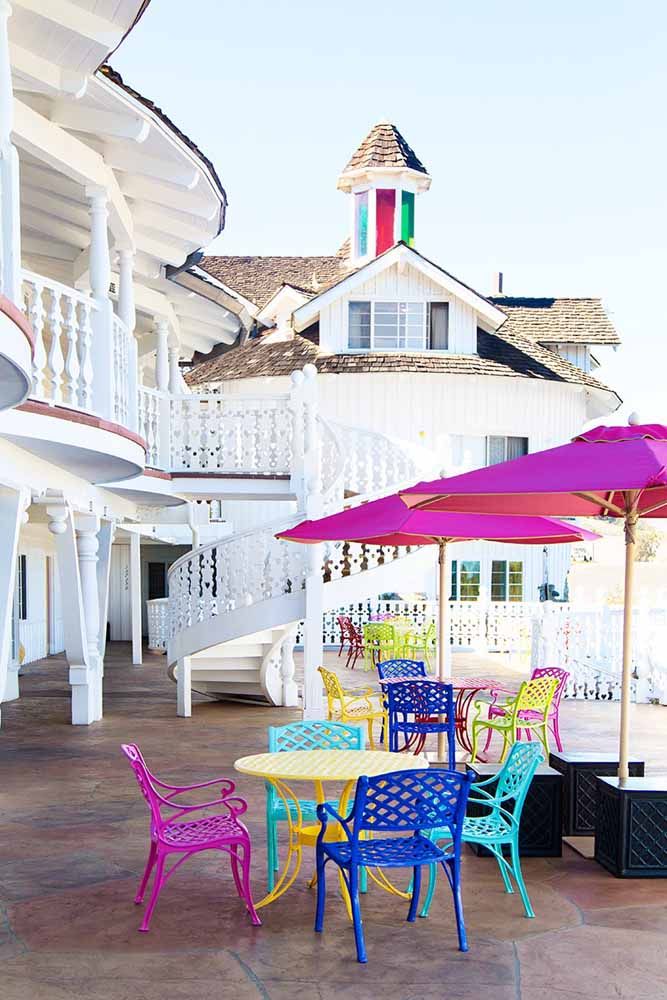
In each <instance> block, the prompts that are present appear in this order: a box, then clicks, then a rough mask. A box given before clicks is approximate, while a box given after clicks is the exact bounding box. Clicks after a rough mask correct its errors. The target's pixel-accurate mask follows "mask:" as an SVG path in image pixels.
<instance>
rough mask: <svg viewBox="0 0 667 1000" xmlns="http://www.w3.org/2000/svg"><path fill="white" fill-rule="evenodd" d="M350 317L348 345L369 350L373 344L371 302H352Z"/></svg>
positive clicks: (350, 304) (349, 311)
mask: <svg viewBox="0 0 667 1000" xmlns="http://www.w3.org/2000/svg"><path fill="white" fill-rule="evenodd" d="M348 318H349V331H348V341H347V343H348V347H352V348H360V349H362V350H363V349H366V350H368V348H370V346H371V304H370V302H350V303H349V310H348Z"/></svg>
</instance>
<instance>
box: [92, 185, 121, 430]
mask: <svg viewBox="0 0 667 1000" xmlns="http://www.w3.org/2000/svg"><path fill="white" fill-rule="evenodd" d="M86 196H87V197H88V202H89V206H90V207H89V211H90V248H89V251H88V262H89V273H90V288H91V292H92V294H93V298H94V299H95V306H96V308H95V309H94V310H93V313H92V317H91V321H92V327H93V340H92V345H91V360H92V368H93V409H94V411H95V412H96V413H97V414H99V415H100V416H101V417H106V418H107V419H109V420H111V419H113V416H114V407H113V397H114V394H113V379H114V351H113V306H112V304H111V299H110V298H109V284H110V282H111V259H110V256H109V233H108V222H109V209H108V205H107V202H108V194H107V192H106V190H105V189H104V188H100V187H89V188H86Z"/></svg>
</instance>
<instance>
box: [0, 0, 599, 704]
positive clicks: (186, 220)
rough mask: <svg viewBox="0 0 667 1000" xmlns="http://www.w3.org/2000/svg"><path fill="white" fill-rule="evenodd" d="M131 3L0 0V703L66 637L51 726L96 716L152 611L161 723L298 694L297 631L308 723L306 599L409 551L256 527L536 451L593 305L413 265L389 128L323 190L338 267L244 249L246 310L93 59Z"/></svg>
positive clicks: (508, 576)
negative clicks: (167, 696)
mask: <svg viewBox="0 0 667 1000" xmlns="http://www.w3.org/2000/svg"><path fill="white" fill-rule="evenodd" d="M144 8H145V3H142V2H140V0H118V2H114V3H108V4H107V3H104V4H100V3H99V2H96V0H79V2H77V3H76V4H74V3H65V2H63V3H59V4H54V3H48V2H46V0H43V2H42V0H30V2H27V0H16V2H14V3H13V4H12V6H11V8H10V5H9V4H7V3H1V2H0V192H1V197H0V214H1V223H2V225H1V238H0V326H1V327H2V333H3V338H2V350H1V353H0V410H1V411H2V412H0V470H1V471H0V533H1V536H2V543H3V544H2V551H3V560H2V562H1V563H0V700H4V701H6V700H9V699H14V698H17V697H19V696H20V687H21V682H20V671H21V669H22V667H23V666H24V665H26V664H29V663H30V662H31V661H33V660H35V659H39V658H41V657H43V656H45V655H48V654H50V653H59V652H62V651H64V652H65V655H66V657H67V660H68V662H69V667H70V675H69V679H70V685H71V691H72V721H73V722H74V723H76V724H90V723H92V722H95V721H96V720H98V719H99V718H101V716H102V710H103V674H104V656H105V647H106V643H107V639H108V641H116V640H131V642H132V656H133V660H134V662H135V663H137V664H138V663H140V662H141V657H142V634H145V632H146V629H147V628H148V612H147V609H146V599H148V598H151V599H152V598H155V599H156V601H157V603H156V604H151V606H150V615H151V621H157V622H158V623H160V622H161V625H160V628H161V634H162V635H163V636H165V637H167V638H166V639H165V641H164V643H163V644H164V645H167V646H168V651H167V657H166V662H165V669H169V671H170V673H171V675H172V677H173V678H174V679H175V680H177V681H178V710H179V711H180V713H181V714H183V715H188V714H190V691H191V688H192V687H193V686H194V687H196V688H197V689H198V690H201V691H205V692H208V693H210V694H213V695H219V694H224V695H230V694H231V695H235V696H238V697H245V698H254V699H260V700H264V701H267V700H268V701H270V702H272V703H274V704H286V705H293V704H295V703H296V700H297V692H296V685H295V683H294V664H293V659H292V650H293V646H294V637H295V634H296V626H297V623H298V622H299V621H300V620H302V619H305V621H306V624H305V642H306V685H305V694H304V698H305V708H306V712H307V714H309V715H311V716H316V715H317V714H319V713H320V712H321V691H320V689H319V685H318V683H317V675H316V672H315V668H316V666H317V664H318V662H319V657H320V655H321V643H322V629H321V619H322V612H323V611H324V610H331V609H333V608H336V607H338V606H340V605H342V604H344V603H347V602H349V601H354V600H360V599H362V598H365V597H367V596H369V595H371V594H377V593H381V592H388V591H400V590H402V589H404V588H405V587H407V586H408V584H409V586H410V589H417V588H418V587H419V586H420V581H424V580H428V579H429V573H430V570H429V566H430V558H431V556H430V554H429V553H424V552H421V553H419V552H417V553H411V554H407V555H406V554H403V553H387V552H377V551H374V550H370V549H365V550H364V551H363V552H360V551H357V549H355V547H349V548H345V549H344V550H343V549H340V548H336V547H334V548H330V549H327V550H326V551H324V552H320V551H318V550H313V551H309V552H304V551H302V550H300V549H299V548H298V547H296V546H290V545H288V543H284V542H279V541H277V540H276V539H275V537H274V533H275V527H276V526H275V524H271V525H270V524H269V522H275V521H276V520H278V521H279V522H280V523H285V521H288V522H289V521H290V520H292V521H293V520H294V519H295V518H297V517H301V516H303V515H304V514H306V513H307V514H309V515H310V516H314V515H317V514H318V513H320V512H321V511H323V510H334V509H336V508H339V507H340V506H342V504H343V502H344V500H345V497H347V498H352V497H356V498H357V500H356V501H352V502H358V501H359V500H362V499H363V498H364V497H366V496H368V495H371V494H374V493H378V492H383V491H384V492H387V491H389V490H391V489H394V488H396V487H397V486H398V485H400V484H402V483H404V482H409V481H413V480H414V479H416V478H418V477H419V475H421V474H422V473H423V472H424V471H427V470H428V471H438V470H439V467H440V466H442V465H446V466H448V467H451V468H456V467H460V466H461V465H465V464H475V462H478V461H479V460H480V457H481V458H482V459H483V460H486V456H487V454H488V456H489V457H499V456H500V451H502V450H503V449H504V450H507V449H510V450H511V449H513V448H516V447H524V445H525V446H527V447H531V448H533V447H541V446H543V445H544V444H546V443H549V442H550V441H557V440H562V439H563V438H565V437H567V436H569V435H570V434H571V433H573V432H574V431H575V430H577V429H578V428H579V426H580V425H581V423H582V422H583V421H585V420H586V419H588V418H589V417H591V416H595V415H602V414H606V413H609V412H611V411H612V410H613V409H614V408H615V406H616V405H617V399H616V397H615V395H614V393H613V392H612V391H611V390H609V389H607V388H605V387H604V386H603V385H601V384H600V383H599V382H598V381H597V380H596V379H595V377H594V376H593V374H591V368H592V365H593V362H592V356H591V354H590V347H591V345H595V344H606V343H614V342H615V340H616V335H615V333H614V331H613V330H612V329H611V326H610V325H609V323H608V321H607V320H606V318H605V317H604V313H603V312H602V310H601V308H600V306H599V303H596V302H595V300H584V301H585V303H586V305H585V306H582V305H581V304H576V302H575V304H574V305H571V306H568V305H567V304H564V303H563V300H556V302H555V304H553V305H552V306H549V307H546V306H544V304H539V303H538V304H533V306H531V307H530V309H528V308H527V307H526V306H525V304H517V303H515V302H514V301H512V303H510V300H507V301H505V300H502V301H498V300H495V301H493V300H490V299H487V298H485V297H483V296H480V295H478V294H477V293H475V292H473V291H472V290H471V289H469V288H467V287H466V286H465V285H463V284H462V283H460V282H458V281H457V280H456V279H454V278H452V277H451V275H449V274H447V273H446V272H445V271H443V270H442V269H441V268H439V267H438V266H436V265H435V264H433V263H431V262H429V261H426V260H425V259H424V258H423V257H421V256H420V255H419V254H418V253H417V251H416V250H414V248H413V247H412V246H410V245H409V244H411V242H413V237H414V197H415V196H417V195H419V194H420V192H422V191H424V190H426V189H427V187H428V185H429V183H430V178H428V175H427V174H426V173H425V171H424V169H423V167H421V165H419V166H418V167H417V166H416V165H415V163H414V162H413V161H412V160H411V158H410V157H411V156H414V154H412V153H411V151H410V156H408V155H407V154H406V153H405V149H407V146H406V144H405V143H404V141H403V140H402V139H400V137H397V138H396V137H394V138H395V141H396V143H398V144H399V147H400V148H399V153H400V151H401V150H403V153H401V154H400V155H404V156H405V157H406V162H404V163H397V164H393V165H391V166H389V167H387V166H386V164H384V165H381V166H380V168H379V169H376V167H375V166H371V167H370V168H368V167H367V166H365V165H364V156H365V154H363V153H362V154H359V155H357V162H356V164H355V165H353V167H351V168H350V169H349V170H346V171H345V172H344V174H343V175H342V179H341V186H342V187H343V189H344V190H346V191H348V192H349V195H350V199H351V201H352V202H353V204H354V213H353V214H354V219H353V232H352V236H351V246H352V247H353V250H352V251H348V253H347V254H341V255H334V256H332V257H331V258H317V259H312V258H298V261H299V262H301V263H300V264H299V265H298V266H297V267H295V266H293V261H294V259H292V258H271V259H270V260H272V261H273V262H274V264H275V266H274V265H271V267H269V268H266V267H264V266H263V264H262V263H261V260H262V259H259V260H260V262H259V263H257V259H251V263H252V262H254V264H253V266H254V268H255V272H256V274H260V276H261V281H260V284H261V288H262V291H261V294H259V292H256V291H253V287H252V282H250V281H248V280H237V278H238V274H239V272H238V265H237V264H236V263H235V261H236V259H232V265H233V268H232V269H236V270H235V273H236V275H237V278H234V280H227V276H226V275H225V274H224V273H222V272H225V271H226V265H225V263H224V262H225V260H226V259H225V258H216V259H205V260H203V261H202V260H201V253H200V248H201V247H203V246H205V245H206V244H207V243H209V242H210V240H211V239H213V238H214V237H215V236H216V235H217V234H218V233H219V232H220V230H221V229H222V227H223V225H224V221H225V208H226V195H225V191H224V188H223V187H222V184H221V181H220V179H219V177H218V174H217V173H216V170H215V168H214V167H213V165H212V164H211V163H210V161H209V160H208V159H207V158H206V156H205V155H204V154H203V153H202V152H201V150H200V149H199V148H198V147H197V146H196V145H195V143H194V142H193V141H192V140H191V139H189V138H188V137H187V136H186V135H185V134H184V133H183V132H182V131H181V130H180V129H179V128H178V127H177V126H176V125H175V124H174V123H173V122H172V121H171V120H170V119H169V118H168V117H167V116H166V115H165V114H164V112H162V111H161V110H160V109H159V108H158V107H157V106H156V105H155V104H153V103H152V102H151V101H150V100H148V99H147V98H146V97H144V96H143V95H141V94H139V93H138V92H137V91H135V90H133V89H132V88H131V87H130V86H128V85H127V84H126V83H125V82H124V81H123V80H122V79H121V77H120V76H119V75H118V74H117V73H116V72H115V71H114V70H113V69H112V68H111V66H109V64H108V62H107V60H108V58H109V56H110V54H111V53H112V52H113V51H115V49H116V47H117V46H118V45H119V44H120V43H121V41H122V40H123V38H124V37H125V36H126V35H127V33H128V32H129V31H130V30H131V29H132V27H133V26H134V24H135V23H136V21H137V19H138V18H139V17H140V16H141V14H142V12H143V10H144ZM383 128H384V127H383ZM392 135H394V133H393V132H392ZM399 140H400V142H399ZM373 141H374V140H373ZM372 145H373V142H371V146H372ZM394 154H395V150H394V153H393V154H392V155H394ZM387 171H389V172H387ZM389 178H391V182H392V183H391V184H390V183H389ZM383 185H384V186H383ZM388 190H393V191H394V195H393V198H394V202H393V205H394V212H393V214H392V215H391V220H390V221H389V222H388V221H387V219H388V217H387V205H388V204H389V203H390V201H391V198H390V197H389V196H388V195H387V194H386V191H388ZM383 192H385V193H383ZM359 196H361V197H359ZM410 196H412V198H411V197H410ZM399 205H400V213H399V211H398V206H399ZM399 215H400V225H399ZM404 218H405V220H406V221H405V226H407V228H406V229H405V231H404V230H403V228H402V227H403V219H404ZM364 220H365V221H364ZM364 229H365V234H366V235H365V242H364V239H362V234H363V231H364ZM376 229H377V231H378V232H381V233H382V238H383V239H385V240H386V239H388V240H389V244H388V245H387V246H386V247H381V248H380V247H378V245H377V242H374V234H375V231H376ZM399 237H405V239H404V240H402V241H401V240H399ZM396 240H399V242H396ZM362 251H363V252H362ZM220 261H222V262H223V263H222V264H221V263H220ZM276 261H277V263H275V262H276ZM304 261H305V262H306V263H304ZM290 262H292V263H290ZM251 270H252V268H251ZM299 275H301V277H299ZM531 310H534V311H536V312H537V313H538V314H539V315H540V316H541V315H542V314H543V313H544V315H547V314H548V316H549V317H550V318H549V322H548V323H546V324H545V328H546V326H549V328H550V331H551V335H553V336H552V339H549V337H541V336H538V335H535V336H532V335H531V334H529V333H528V332H526V331H525V330H523V329H522V328H521V327H522V325H524V320H525V314H526V312H530V311H531ZM515 314H516V316H515ZM508 315H509V319H508V318H507V317H508ZM559 316H562V317H564V318H563V319H562V321H560V320H558V317H559ZM554 317H555V318H556V321H554ZM351 324H352V325H351ZM508 324H509V326H510V327H511V329H508ZM383 326H384V327H386V328H387V329H388V328H391V330H390V331H389V333H388V334H387V332H386V331H385V333H384V334H383V332H382V327H383ZM394 329H395V333H394V332H392V331H393V330H394ZM259 334H262V335H261V336H260V335H259ZM566 334H567V335H566ZM387 336H389V337H390V338H391V337H394V336H396V337H397V338H398V340H397V341H396V345H395V346H393V347H391V348H387V347H386V345H385V343H384V341H383V340H382V338H383V337H384V338H385V340H386V337H387ZM553 337H555V340H554V339H553ZM355 338H356V339H355ZM401 338H402V339H401ZM406 338H407V341H406ZM443 338H444V339H443ZM366 341H367V343H366ZM404 341H405V342H404ZM545 345H547V346H545ZM380 347H382V349H381V350H380V349H379V348H380ZM206 357H208V358H209V359H210V360H209V361H207V362H205V363H204V364H197V362H198V361H200V360H201V359H202V358H206ZM568 357H570V358H574V360H575V361H577V362H579V364H580V366H581V367H577V366H575V365H574V364H573V363H572V362H571V361H569V360H567V358H568ZM184 364H188V365H190V366H191V367H192V371H191V374H190V375H189V376H188V378H189V381H190V385H187V384H186V382H185V381H184V380H183V377H182V366H183V365H184ZM423 365H425V368H424V367H421V366H423ZM508 389H511V392H508ZM508 401H511V406H509V405H508ZM407 417H409V419H407ZM517 442H523V443H521V444H519V445H517ZM346 502H350V500H349V499H348V501H346ZM494 559H495V560H496V563H498V565H495V563H494V562H493V560H494ZM503 560H504V565H505V569H504V571H501V569H500V562H501V561H503ZM466 561H467V563H470V565H465V566H464V562H466ZM477 562H479V571H477V570H476V569H475V564H476V563H477ZM512 562H514V563H517V562H521V570H520V571H519V570H518V569H517V568H516V566H515V567H514V568H513V569H512V568H511V563H512ZM554 565H555V564H554ZM494 566H495V569H494ZM536 567H537V563H531V564H530V565H529V563H528V557H527V556H526V557H524V556H522V554H521V553H513V554H512V555H511V556H510V555H509V554H507V553H505V552H504V553H503V554H502V556H501V555H500V554H498V555H495V554H494V552H492V551H491V550H486V551H485V552H484V553H483V554H482V553H481V551H480V554H479V556H478V555H477V554H476V550H475V549H474V548H470V549H467V550H466V552H465V553H462V555H461V559H460V560H459V565H458V569H456V573H457V574H458V575H457V576H456V582H455V587H456V588H458V591H460V593H459V595H458V597H459V599H460V598H461V597H464V598H466V597H471V596H474V594H473V591H475V592H476V591H479V590H480V589H483V588H487V589H489V588H490V589H493V587H494V586H495V588H496V590H495V592H497V593H498V594H500V589H502V588H503V587H504V588H505V592H506V596H507V597H509V596H510V592H511V593H512V594H513V595H514V596H516V595H517V594H518V589H520V590H521V594H522V595H524V594H527V593H528V591H531V592H532V591H534V589H535V587H536V584H537V580H538V578H539V572H538V570H537V569H536ZM323 570H324V572H323ZM502 572H504V574H505V576H504V580H503V581H501V576H502ZM563 572H564V567H561V568H560V569H557V568H556V569H554V579H555V580H557V579H559V577H558V574H560V577H562V576H563ZM491 573H493V574H494V580H491V578H490V574H491ZM531 574H532V575H531ZM519 576H520V577H521V580H520V583H519ZM498 588H500V589H498ZM464 590H465V591H466V592H465V593H463V591H464ZM167 592H168V594H169V596H168V599H167V598H166V596H165V595H166V594H167ZM531 596H532V595H531Z"/></svg>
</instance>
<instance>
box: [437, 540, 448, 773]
mask: <svg viewBox="0 0 667 1000" xmlns="http://www.w3.org/2000/svg"><path fill="white" fill-rule="evenodd" d="M446 593H447V543H446V542H445V540H444V538H441V539H440V545H439V546H438V680H439V681H444V680H447V653H446V649H447V601H446V599H445V595H446ZM447 760H448V758H447V742H446V740H445V734H444V733H438V758H437V762H438V763H439V764H444V763H446V762H447Z"/></svg>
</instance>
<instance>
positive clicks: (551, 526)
mask: <svg viewBox="0 0 667 1000" xmlns="http://www.w3.org/2000/svg"><path fill="white" fill-rule="evenodd" d="M276 537H277V538H285V539H287V540H288V541H291V542H301V543H302V544H305V545H316V544H318V543H320V542H361V543H366V544H368V545H387V546H394V545H414V546H419V545H437V546H438V549H439V558H438V562H439V574H440V575H439V595H440V602H439V605H438V679H439V680H445V679H446V678H447V666H446V656H445V646H446V643H445V637H446V635H447V601H446V599H445V593H446V587H447V580H446V553H447V544H448V543H449V542H470V541H478V540H483V541H488V542H514V543H519V544H521V545H550V544H556V543H561V544H562V543H567V542H577V541H581V540H582V539H583V540H592V539H595V538H599V535H596V534H594V532H592V531H586V529H585V528H580V527H579V526H578V525H576V524H567V523H565V522H563V521H557V520H555V519H554V518H550V517H507V516H504V515H499V514H467V513H455V514H451V513H441V512H438V511H435V512H434V511H428V510H410V509H409V508H408V507H406V505H405V503H404V502H403V501H402V499H401V497H400V496H399V494H397V493H396V494H394V495H393V496H389V497H384V498H383V499H381V500H371V501H370V502H369V503H364V504H361V505H360V506H359V507H351V508H349V509H348V510H344V511H341V512H340V513H338V514H331V515H330V516H329V517H321V518H318V520H316V521H302V522H301V524H297V525H296V527H294V528H289V529H287V530H286V531H281V532H279V533H278V535H276ZM440 737H441V739H442V745H440V744H439V746H438V757H439V758H440V759H444V734H440Z"/></svg>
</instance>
